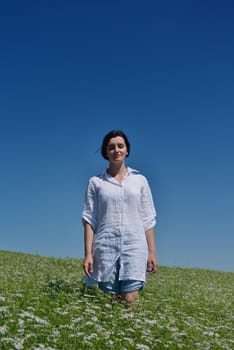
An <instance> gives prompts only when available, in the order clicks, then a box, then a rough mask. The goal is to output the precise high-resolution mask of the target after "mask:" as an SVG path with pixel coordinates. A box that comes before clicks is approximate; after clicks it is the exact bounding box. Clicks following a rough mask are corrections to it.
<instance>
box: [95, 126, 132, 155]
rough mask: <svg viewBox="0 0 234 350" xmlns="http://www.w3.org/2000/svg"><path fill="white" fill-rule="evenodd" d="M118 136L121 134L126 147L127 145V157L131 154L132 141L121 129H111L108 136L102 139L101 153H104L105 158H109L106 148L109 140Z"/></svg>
mask: <svg viewBox="0 0 234 350" xmlns="http://www.w3.org/2000/svg"><path fill="white" fill-rule="evenodd" d="M117 136H121V137H122V138H123V139H124V141H125V144H126V147H127V151H128V154H127V157H128V156H129V153H130V143H129V141H128V138H127V136H126V135H125V134H124V132H123V131H121V130H111V131H110V132H108V134H106V136H104V138H103V141H102V148H101V153H102V156H103V158H104V159H107V160H108V158H107V156H106V148H107V144H108V142H109V140H110V139H112V138H113V137H117Z"/></svg>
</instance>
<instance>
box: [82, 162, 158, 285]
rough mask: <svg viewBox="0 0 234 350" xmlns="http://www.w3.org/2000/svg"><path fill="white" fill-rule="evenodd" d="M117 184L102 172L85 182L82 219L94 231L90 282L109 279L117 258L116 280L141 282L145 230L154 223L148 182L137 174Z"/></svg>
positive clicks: (144, 265)
mask: <svg viewBox="0 0 234 350" xmlns="http://www.w3.org/2000/svg"><path fill="white" fill-rule="evenodd" d="M127 169H128V172H127V174H126V175H125V177H124V178H123V181H122V183H119V182H118V181H117V180H116V179H115V178H114V177H112V176H111V175H109V174H108V173H107V172H106V171H105V172H104V173H103V174H102V175H100V176H93V177H91V178H90V179H89V183H88V186H87V189H86V195H85V202H84V208H83V212H82V219H83V220H84V221H87V222H88V223H89V224H90V225H91V226H92V228H93V230H94V239H93V246H92V254H93V259H94V263H93V268H94V271H93V273H92V276H91V277H92V279H94V280H96V281H98V282H105V281H108V280H109V276H110V275H111V273H112V271H113V268H114V266H115V263H116V261H117V260H118V259H119V262H120V271H119V280H129V279H131V280H140V281H145V277H146V276H145V275H146V268H147V258H148V245H147V240H146V235H145V232H146V230H148V229H150V228H152V227H154V226H155V224H156V210H155V207H154V203H153V198H152V194H151V190H150V187H149V184H148V181H147V179H146V177H145V176H143V175H142V174H140V173H139V171H137V170H134V169H131V168H129V167H128V168H127Z"/></svg>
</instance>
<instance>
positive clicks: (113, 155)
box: [106, 136, 128, 163]
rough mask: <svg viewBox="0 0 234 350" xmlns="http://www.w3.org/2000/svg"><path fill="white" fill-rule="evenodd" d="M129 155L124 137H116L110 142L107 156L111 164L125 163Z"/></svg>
mask: <svg viewBox="0 0 234 350" xmlns="http://www.w3.org/2000/svg"><path fill="white" fill-rule="evenodd" d="M127 155H128V151H127V146H126V143H125V141H124V138H123V137H121V136H116V137H113V138H111V139H110V140H109V142H108V144H107V147H106V156H107V158H108V159H109V161H110V162H112V163H116V162H120V161H123V160H124V159H125V158H126V156H127Z"/></svg>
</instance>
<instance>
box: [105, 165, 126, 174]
mask: <svg viewBox="0 0 234 350" xmlns="http://www.w3.org/2000/svg"><path fill="white" fill-rule="evenodd" d="M107 172H108V173H109V174H110V175H111V176H116V175H123V176H124V175H125V174H126V172H127V167H126V166H125V164H124V163H122V164H110V165H109V168H108V169H107Z"/></svg>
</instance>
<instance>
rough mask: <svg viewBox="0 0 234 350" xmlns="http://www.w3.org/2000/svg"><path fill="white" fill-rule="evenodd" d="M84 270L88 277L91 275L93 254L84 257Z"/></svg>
mask: <svg viewBox="0 0 234 350" xmlns="http://www.w3.org/2000/svg"><path fill="white" fill-rule="evenodd" d="M83 268H84V272H85V274H86V275H87V276H88V277H91V274H92V272H93V257H92V255H88V256H86V257H85V258H84V262H83Z"/></svg>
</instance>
